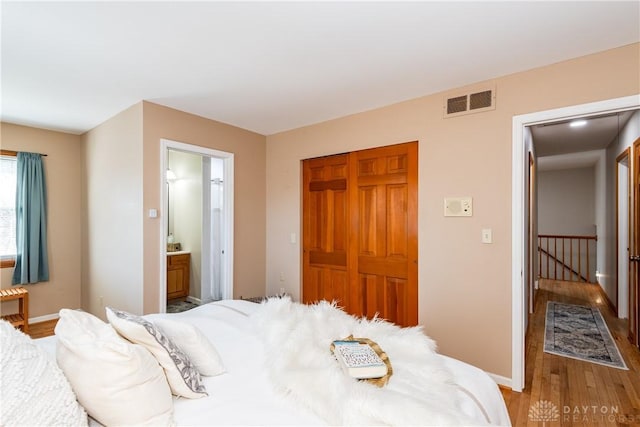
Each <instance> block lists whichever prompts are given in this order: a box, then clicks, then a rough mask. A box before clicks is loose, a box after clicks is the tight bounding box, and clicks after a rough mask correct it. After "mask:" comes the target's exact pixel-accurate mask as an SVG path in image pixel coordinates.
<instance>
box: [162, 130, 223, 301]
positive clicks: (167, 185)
mask: <svg viewBox="0 0 640 427" xmlns="http://www.w3.org/2000/svg"><path fill="white" fill-rule="evenodd" d="M160 157H161V171H162V174H161V177H160V181H161V186H162V191H161V194H162V201H161V203H162V204H161V206H163V211H164V212H166V215H164V216H163V221H162V227H161V229H162V231H161V233H162V235H161V239H160V241H161V251H160V257H161V262H160V268H161V274H160V277H161V283H160V301H159V312H161V313H164V312H166V311H167V301H168V300H170V299H171V300H172V301H180V302H185V301H186V302H187V303H191V304H196V305H199V304H205V303H208V302H211V301H215V300H220V299H230V298H233V162H234V156H233V154H232V153H227V152H223V151H218V150H213V149H209V148H205V147H200V146H196V145H190V144H185V143H182V142H177V141H171V140H166V139H162V140H161V156H160Z"/></svg>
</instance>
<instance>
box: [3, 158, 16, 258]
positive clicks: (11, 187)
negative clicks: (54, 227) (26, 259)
mask: <svg viewBox="0 0 640 427" xmlns="http://www.w3.org/2000/svg"><path fill="white" fill-rule="evenodd" d="M16 166H17V161H16V157H15V156H13V155H4V154H3V155H2V156H0V263H1V266H2V267H13V265H14V263H15V256H16V175H17V168H16Z"/></svg>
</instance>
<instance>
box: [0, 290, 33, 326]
mask: <svg viewBox="0 0 640 427" xmlns="http://www.w3.org/2000/svg"><path fill="white" fill-rule="evenodd" d="M14 299H17V300H18V312H17V313H13V314H7V315H4V316H2V318H3V319H4V320H6V321H7V322H10V323H11V324H12V325H13V326H14V327H20V326H22V332H24V333H25V334H27V333H29V291H28V290H26V289H25V288H22V287H20V288H11V289H0V302H2V301H11V300H14Z"/></svg>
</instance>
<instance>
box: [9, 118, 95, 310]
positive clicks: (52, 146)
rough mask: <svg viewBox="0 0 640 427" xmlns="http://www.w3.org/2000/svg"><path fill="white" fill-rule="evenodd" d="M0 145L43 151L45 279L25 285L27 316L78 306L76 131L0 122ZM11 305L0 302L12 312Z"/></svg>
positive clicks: (13, 306) (78, 148)
mask: <svg viewBox="0 0 640 427" xmlns="http://www.w3.org/2000/svg"><path fill="white" fill-rule="evenodd" d="M0 126H1V136H2V139H1V143H2V148H3V149H6V150H14V151H27V152H36V153H43V154H47V157H45V160H44V167H45V175H46V180H47V197H48V212H47V215H48V218H47V226H48V243H49V247H48V249H49V273H50V278H49V279H50V280H49V281H48V282H44V283H38V284H35V285H29V286H28V289H29V317H31V318H33V317H40V316H47V315H51V314H57V313H58V311H59V310H60V309H61V308H80V280H81V279H80V262H81V260H80V258H81V251H82V247H81V239H80V235H81V234H80V233H81V228H80V203H81V198H80V192H81V166H80V165H81V162H82V159H81V139H80V136H78V135H72V134H68V133H61V132H54V131H49V130H43V129H35V128H31V127H26V126H18V125H14V124H9V123H2V124H1V125H0ZM12 274H13V268H3V269H2V271H1V272H0V281H1V282H2V283H1V285H2V288H10V287H11V276H12ZM16 307H17V305H16V304H13V303H12V302H9V303H3V304H2V312H5V313H12V312H14V311H15V309H16Z"/></svg>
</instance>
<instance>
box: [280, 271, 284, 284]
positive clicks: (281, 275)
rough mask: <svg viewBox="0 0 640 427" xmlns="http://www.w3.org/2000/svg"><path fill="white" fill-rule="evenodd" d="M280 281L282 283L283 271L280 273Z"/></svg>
mask: <svg viewBox="0 0 640 427" xmlns="http://www.w3.org/2000/svg"><path fill="white" fill-rule="evenodd" d="M280 281H281V282H284V272H283V271H281V272H280Z"/></svg>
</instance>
